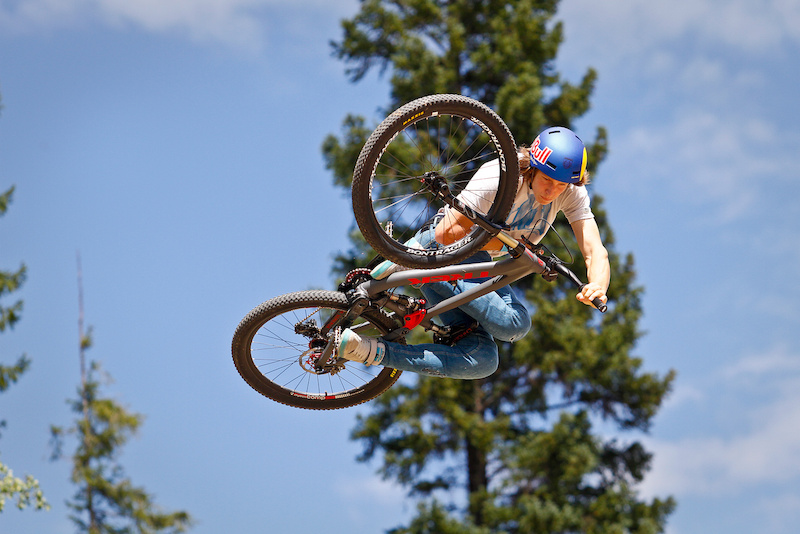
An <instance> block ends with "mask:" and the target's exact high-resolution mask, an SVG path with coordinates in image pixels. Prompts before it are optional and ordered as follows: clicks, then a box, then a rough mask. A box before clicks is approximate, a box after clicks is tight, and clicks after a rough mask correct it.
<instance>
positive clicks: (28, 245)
mask: <svg viewBox="0 0 800 534" xmlns="http://www.w3.org/2000/svg"><path fill="white" fill-rule="evenodd" d="M357 10H358V2H357V1H356V0H346V1H325V0H292V2H285V1H284V2H281V1H277V0H174V1H171V2H160V1H156V0H125V1H121V0H1V1H0V94H2V104H3V109H2V112H0V191H5V190H6V189H7V188H8V187H10V186H11V185H15V186H16V192H15V195H14V200H13V203H12V204H11V206H10V208H9V210H8V212H7V213H6V215H5V216H4V217H2V218H0V269H3V270H13V269H16V268H17V267H18V266H19V265H20V264H21V263H23V262H24V263H25V265H26V266H27V268H28V279H27V281H26V283H25V285H24V286H23V289H22V290H20V291H18V292H17V293H15V294H14V295H13V296H14V297H16V298H20V299H22V300H24V304H25V308H24V312H23V317H22V320H21V321H20V322H19V323H18V324H17V325H16V327H15V329H14V330H13V331H10V332H9V331H6V332H5V333H3V334H2V336H0V361H1V362H3V363H4V364H10V363H12V362H13V361H16V359H17V357H18V356H19V355H21V354H23V353H25V354H27V355H28V357H29V358H30V359H31V361H32V365H31V368H30V370H29V371H28V372H27V373H25V374H24V375H23V376H22V378H21V379H20V380H19V382H18V383H17V384H15V385H14V386H12V387H11V388H10V389H9V390H7V391H6V392H4V393H3V394H2V395H0V418H2V419H4V420H5V421H6V427H5V428H4V429H3V431H2V436H1V437H0V461H2V462H3V463H5V464H6V465H8V466H10V467H11V468H12V469H13V470H14V473H15V474H16V475H17V476H23V475H25V474H32V475H34V476H35V477H36V478H38V480H39V481H40V483H41V487H42V489H43V490H44V492H45V494H46V496H47V497H48V499H49V501H50V503H51V504H52V510H51V511H49V512H36V511H33V510H30V509H29V510H26V511H23V512H19V511H17V510H16V509H15V508H14V507H13V505H12V504H11V503H7V505H6V510H5V511H4V512H2V514H0V533H2V534H33V533H36V534H39V533H45V532H46V533H50V534H61V533H70V532H73V527H72V524H71V523H70V521H69V520H68V519H67V515H68V510H67V508H66V506H65V505H64V501H65V499H67V498H69V497H70V496H71V494H72V491H73V486H72V485H71V484H70V482H69V469H70V468H69V464H68V463H67V462H66V461H61V462H51V461H49V456H50V449H49V447H48V440H49V428H50V425H62V426H65V425H69V423H70V421H71V420H72V414H71V413H70V412H69V408H68V406H67V404H66V401H67V399H69V398H73V397H74V395H75V391H76V387H77V385H78V382H79V365H78V364H79V362H78V283H77V272H78V269H77V261H76V256H77V255H78V254H80V257H81V263H82V277H83V294H84V312H85V321H86V323H87V324H88V325H91V326H92V328H93V335H94V347H93V348H92V349H91V350H90V351H89V352H88V357H90V358H91V359H94V360H98V361H100V362H102V365H103V368H104V370H105V371H106V372H107V373H108V374H109V375H110V376H111V377H113V382H111V383H109V384H107V385H106V386H105V389H104V391H105V392H106V393H107V394H108V395H110V396H112V397H114V398H115V399H117V400H118V401H119V402H121V403H122V404H123V405H125V406H126V407H128V408H129V409H131V410H133V411H135V412H138V413H141V414H144V416H145V421H144V424H143V426H142V427H141V429H140V432H139V434H138V435H137V436H136V437H135V438H133V439H132V440H131V441H130V442H129V443H128V445H127V446H126V448H125V449H124V453H123V455H122V457H121V463H122V464H123V465H124V467H125V469H126V472H127V474H128V475H129V476H130V478H131V479H132V481H133V482H134V484H137V485H140V486H143V487H144V488H146V489H147V491H149V492H150V493H152V494H153V495H154V498H155V502H156V503H158V504H159V505H160V506H162V507H164V508H165V509H168V510H178V509H181V510H187V511H189V512H190V513H191V514H192V515H193V516H194V518H195V520H196V525H195V527H194V528H193V529H192V532H195V533H198V534H211V533H219V532H261V531H267V532H299V533H302V532H319V531H324V532H326V533H328V534H340V533H341V534H344V533H353V532H382V531H385V530H386V529H389V528H392V527H396V526H399V525H402V524H405V523H406V522H407V521H408V519H409V518H410V517H411V516H412V515H413V513H414V510H415V504H414V502H413V501H412V500H410V499H408V498H406V497H405V494H404V492H403V490H402V488H399V487H397V486H394V485H392V484H391V483H389V482H386V481H383V480H381V479H380V477H379V476H378V475H377V474H376V470H377V468H378V464H377V463H369V464H363V463H358V462H356V459H355V458H356V456H357V455H358V454H359V452H360V447H359V445H358V444H357V443H354V442H352V441H350V440H349V433H350V431H351V429H352V428H353V427H354V424H355V416H356V414H357V413H363V412H364V410H365V409H363V408H362V409H349V410H339V411H334V412H322V413H319V412H311V411H305V410H298V409H293V408H289V407H285V406H282V405H279V404H276V403H274V402H272V401H269V400H268V399H265V398H264V397H262V396H261V395H259V394H257V393H256V392H254V391H252V390H251V389H250V388H249V387H248V386H247V385H246V384H245V383H244V381H242V380H241V378H239V376H238V374H237V373H236V370H235V368H234V366H233V363H232V361H231V357H230V339H231V336H232V334H233V331H234V329H235V328H236V325H237V324H238V322H239V320H241V318H242V317H244V315H245V314H246V313H247V312H248V311H249V310H250V309H251V308H253V307H255V306H256V305H258V304H259V303H260V302H262V301H264V300H267V299H268V298H271V297H273V296H276V295H279V294H283V293H287V292H291V291H297V290H302V289H308V288H311V287H328V288H331V289H333V281H332V279H331V276H330V264H331V259H332V258H333V256H334V254H335V253H336V252H337V251H339V250H342V249H344V248H346V247H347V244H348V241H347V232H348V229H349V228H350V226H351V224H352V214H351V211H350V203H349V199H348V198H347V195H346V194H345V193H343V192H342V191H340V190H338V189H335V188H334V187H333V186H332V185H331V182H332V178H331V174H330V172H329V171H327V170H326V169H325V166H324V162H323V159H322V156H321V150H320V147H321V144H322V142H323V140H324V138H325V136H327V135H329V134H337V133H339V132H340V129H341V125H342V121H343V119H344V117H345V116H346V115H347V114H348V113H355V114H360V115H364V116H365V117H367V118H368V120H370V121H373V122H377V121H379V120H380V119H382V118H383V117H382V116H381V115H380V108H381V107H382V106H385V105H386V104H387V102H388V100H389V98H388V94H389V85H388V81H387V80H386V79H385V78H380V77H379V76H377V74H373V75H370V76H367V78H365V80H363V81H362V82H360V83H358V84H355V85H354V84H351V83H350V82H349V81H348V80H347V77H346V76H345V73H344V70H345V66H344V64H342V63H341V62H340V61H338V60H336V59H335V58H333V57H332V55H331V49H330V46H329V42H330V41H331V40H336V39H339V38H340V37H341V35H342V34H341V27H340V21H341V20H342V19H343V18H347V17H352V16H353V15H354V14H355V13H356V12H357ZM558 19H559V20H562V21H563V23H564V31H565V42H564V44H563V45H562V48H561V51H560V54H559V57H558V60H557V64H556V68H557V69H558V70H559V72H561V73H562V74H563V75H564V76H565V77H566V78H567V79H569V80H571V81H573V82H577V81H578V80H579V79H580V77H581V76H582V74H583V73H584V72H585V71H586V69H587V68H588V67H593V68H595V69H596V70H597V71H598V74H599V79H598V82H597V86H596V90H595V93H594V96H593V99H592V102H593V107H592V109H591V110H590V111H589V113H587V114H586V115H585V116H584V117H582V118H581V119H580V120H579V121H577V123H576V130H577V131H578V133H579V134H581V133H583V132H585V133H586V134H587V135H591V133H592V132H593V131H594V129H595V128H596V127H597V126H598V125H603V126H605V127H606V128H607V129H608V132H609V144H610V152H609V155H608V157H607V159H606V160H605V161H604V162H603V164H602V165H601V166H600V168H599V169H598V170H597V172H596V173H595V175H594V185H593V186H592V187H593V191H594V192H595V193H598V194H601V195H602V196H603V198H604V201H605V206H606V208H607V210H608V213H609V218H610V219H609V220H610V223H611V225H612V228H613V230H614V233H615V237H616V243H615V248H616V250H617V251H618V252H621V253H626V254H627V253H631V254H633V256H634V258H635V263H636V269H637V274H638V278H637V282H638V283H639V284H640V285H641V286H643V287H644V288H645V293H644V296H643V300H642V304H643V308H644V311H645V313H644V317H643V319H642V321H641V324H640V326H641V328H642V329H643V330H644V331H645V332H646V333H645V335H644V337H643V338H642V339H641V341H640V343H639V344H638V346H637V347H636V349H635V354H636V355H637V356H639V357H641V358H642V361H643V363H642V368H643V369H644V370H646V371H651V372H656V373H660V374H663V373H666V372H668V371H669V370H670V369H674V370H675V371H676V372H677V373H678V375H677V379H676V381H675V386H674V390H673V392H672V393H671V395H670V396H669V397H668V398H667V400H666V402H665V403H664V405H663V406H662V408H661V410H660V412H659V413H658V415H657V416H656V418H655V419H654V424H653V428H652V429H651V431H650V432H649V433H648V434H641V433H634V434H621V435H616V434H615V430H614V429H613V428H608V429H603V432H605V433H607V434H608V437H619V438H620V439H625V440H641V441H643V442H644V443H645V444H646V447H647V448H648V449H649V450H650V451H652V452H653V453H654V455H655V456H654V461H653V466H652V471H651V472H650V473H649V474H648V475H647V477H646V479H645V481H644V483H643V484H642V485H641V486H640V487H639V488H638V490H639V491H640V492H641V495H642V497H643V498H652V497H655V496H658V497H666V496H668V495H672V496H674V497H675V498H676V500H677V501H678V508H677V510H676V511H675V513H674V514H672V516H670V519H669V522H668V527H667V532H668V533H669V534H692V533H706V532H728V533H751V532H769V533H789V532H795V531H796V525H797V523H798V521H800V344H798V335H797V332H798V330H800V319H798V317H800V305H799V304H798V302H800V289H799V288H798V284H796V283H795V281H796V279H797V275H798V264H800V208H799V207H798V206H799V205H800V204H799V203H798V201H797V198H798V196H800V186H798V170H797V166H796V162H795V160H796V156H797V154H798V148H799V147H800V126H798V124H800V106H798V105H797V103H796V95H797V93H798V89H800V68H798V59H797V58H798V57H800V4H798V3H797V2H795V1H793V0H748V1H744V0H674V1H673V2H669V3H660V2H646V1H644V0H625V1H623V0H610V1H607V2H593V1H590V0H563V1H562V2H561V4H560V9H559V13H558ZM611 298H612V299H613V298H614V296H613V295H611ZM11 301H12V299H8V298H6V299H4V301H3V304H4V305H8V304H9V303H10V302H11ZM321 450H327V454H325V455H324V456H321V455H320V451H321Z"/></svg>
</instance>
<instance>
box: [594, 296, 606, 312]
mask: <svg viewBox="0 0 800 534" xmlns="http://www.w3.org/2000/svg"><path fill="white" fill-rule="evenodd" d="M592 304H594V307H595V308H597V309H598V310H600V313H605V312H606V310H607V309H608V306H606V304H605V303H604V302H603V301H602V300H600V298H595V299H592Z"/></svg>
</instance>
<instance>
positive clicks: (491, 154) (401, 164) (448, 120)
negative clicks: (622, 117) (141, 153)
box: [232, 95, 606, 410]
mask: <svg viewBox="0 0 800 534" xmlns="http://www.w3.org/2000/svg"><path fill="white" fill-rule="evenodd" d="M487 162H496V164H497V165H498V166H499V170H500V173H499V181H498V183H497V185H496V189H497V192H496V194H495V195H494V201H493V202H492V203H491V205H490V206H489V207H488V208H485V207H484V209H482V210H481V209H479V208H478V206H477V205H469V204H467V203H465V202H464V201H463V200H460V199H459V198H458V194H459V192H460V191H461V190H462V189H463V188H464V187H465V186H466V184H467V183H468V182H469V180H470V178H471V177H472V175H473V174H474V172H475V171H476V170H477V169H478V168H479V167H480V166H481V165H483V164H484V163H487ZM518 181H519V166H518V162H517V148H516V144H515V142H514V138H513V136H512V134H511V132H510V131H509V129H508V127H507V126H506V124H505V123H504V122H503V121H502V119H500V117H499V116H498V115H497V114H496V113H495V112H494V111H492V110H491V109H490V108H488V107H487V106H485V105H484V104H482V103H480V102H478V101H476V100H473V99H471V98H467V97H464V96H461V95H431V96H427V97H422V98H420V99H417V100H414V101H412V102H410V103H408V104H406V105H404V106H402V107H400V108H399V109H397V110H396V111H394V112H393V113H391V114H390V115H389V116H388V117H387V118H386V119H385V120H384V121H383V122H381V124H380V125H379V126H378V127H377V128H376V129H375V131H374V132H373V133H372V134H371V135H370V136H369V138H368V139H367V141H366V143H365V144H364V146H363V148H362V150H361V152H360V154H359V157H358V160H357V162H356V166H355V171H354V174H353V185H352V200H353V212H354V214H355V218H356V223H357V224H358V227H359V229H360V230H361V233H362V235H363V236H364V238H365V239H366V241H367V243H368V244H369V245H371V246H372V248H373V249H375V251H377V253H378V255H377V256H376V258H374V259H373V262H372V263H371V264H372V265H375V264H377V263H378V262H379V261H382V260H383V259H384V258H385V259H389V260H391V261H393V262H395V263H397V264H399V265H403V266H405V267H409V268H410V269H409V270H405V271H400V272H396V273H394V274H391V275H389V276H388V277H386V278H384V279H382V280H375V279H373V278H372V276H371V275H370V269H369V268H362V269H355V270H353V271H351V272H350V273H348V274H347V276H346V277H345V279H344V280H343V281H342V282H341V284H340V285H339V287H338V288H337V290H336V291H325V290H310V291H299V292H295V293H289V294H286V295H282V296H279V297H275V298H273V299H270V300H267V301H266V302H264V303H262V304H261V305H259V306H257V307H256V308H254V309H253V310H252V311H250V313H248V314H247V316H245V318H244V319H243V320H242V321H241V322H240V323H239V326H238V328H237V329H236V332H235V333H234V336H233V343H232V353H233V361H234V363H235V365H236V368H237V370H238V371H239V374H240V375H241V376H242V378H243V379H244V380H245V381H246V382H247V383H248V384H249V385H250V386H251V387H252V388H253V389H255V390H256V391H258V392H259V393H261V394H263V395H265V396H266V397H268V398H270V399H273V400H275V401H277V402H279V403H282V404H287V405H289V406H294V407H298V408H307V409H316V410H329V409H337V408H346V407H350V406H355V405H357V404H361V403H363V402H366V401H369V400H371V399H374V398H375V397H377V396H379V395H380V394H382V393H383V392H385V391H386V390H387V389H389V388H390V387H391V386H392V385H393V384H394V383H395V382H396V381H397V379H398V378H399V377H400V375H401V371H399V370H397V369H391V368H388V367H381V366H366V365H363V364H359V363H355V362H351V361H347V360H344V359H342V358H338V357H337V356H336V355H335V352H334V347H333V338H334V332H335V331H336V329H339V328H341V329H344V328H351V329H352V330H354V331H356V332H357V333H359V334H360V335H365V336H378V337H381V338H383V339H384V340H386V341H394V342H398V343H405V340H406V337H407V336H408V335H409V333H410V332H411V331H412V330H414V329H419V328H421V329H424V330H425V331H428V332H431V333H432V334H433V336H434V341H435V342H439V343H452V342H454V340H455V339H458V336H460V335H463V334H464V332H463V331H454V330H453V329H452V328H450V327H449V326H447V325H443V324H440V323H437V322H436V321H434V319H435V318H436V317H437V316H439V315H440V314H442V313H443V312H445V311H448V310H451V309H453V308H456V307H458V306H461V305H462V304H464V303H466V302H468V301H470V300H472V299H475V298H478V297H480V296H482V295H485V294H487V293H490V292H492V291H495V290H497V289H499V288H501V287H503V286H506V285H508V284H511V283H514V282H515V281H517V280H520V279H521V278H523V277H526V276H528V275H531V274H540V275H542V276H544V277H545V278H546V279H548V280H551V281H552V280H554V279H555V278H557V277H559V276H560V277H563V278H565V279H566V280H567V281H569V282H570V283H572V284H574V285H575V286H576V287H578V288H581V287H582V286H583V285H584V284H583V282H582V281H581V280H580V279H579V278H578V277H577V276H576V275H575V274H574V273H573V272H572V271H571V270H570V269H569V268H568V267H567V266H566V265H565V262H564V261H562V260H561V259H559V258H558V257H557V256H556V255H554V254H552V253H551V252H550V251H549V250H547V248H546V247H544V246H540V245H534V244H532V243H531V242H529V241H527V240H526V239H524V238H522V239H521V240H517V239H515V238H513V237H511V236H510V235H509V234H508V233H506V231H505V230H506V229H507V228H506V227H505V225H504V223H505V219H506V217H507V216H508V212H509V211H510V209H511V204H512V203H513V200H514V196H515V194H516V190H517V186H518ZM445 205H447V206H450V207H451V208H452V209H456V210H458V211H459V212H460V213H462V214H464V215H465V216H466V217H467V218H468V219H469V220H470V221H472V222H473V223H474V225H473V227H472V229H471V231H470V232H469V233H468V234H467V235H466V236H464V237H463V238H462V239H461V240H459V241H457V242H455V243H452V244H450V245H447V246H440V247H439V248H437V249H434V250H430V249H423V248H421V247H418V246H415V245H414V241H413V240H410V237H411V236H413V235H414V233H416V231H417V229H418V228H419V227H420V226H422V225H423V224H424V223H425V222H426V221H429V220H430V219H431V218H432V217H433V216H434V215H435V214H436V213H438V212H439V210H440V208H442V207H444V206H445ZM492 238H497V239H499V240H500V241H501V242H502V243H503V244H504V245H505V247H506V249H507V251H508V256H507V258H505V259H501V260H499V261H489V262H482V263H467V264H459V262H462V261H463V260H466V259H467V258H469V257H470V256H472V255H473V254H475V253H476V252H477V251H479V250H480V249H481V247H483V246H484V245H485V244H486V243H487V242H488V241H489V240H490V239H492ZM470 279H476V280H477V279H486V280H485V281H484V282H482V283H480V284H479V285H477V286H476V287H474V288H473V289H471V290H469V291H465V292H463V293H461V294H458V295H455V296H454V297H451V298H449V299H446V300H444V301H442V302H440V303H438V304H437V305H435V306H429V305H428V304H427V302H426V301H425V300H424V299H423V298H421V297H419V296H414V295H409V294H404V293H401V292H399V291H398V289H399V288H402V287H406V286H417V287H418V286H419V285H421V284H428V283H438V282H450V281H456V280H470ZM593 304H594V305H595V307H596V308H597V309H599V310H600V311H602V312H604V311H605V310H606V306H605V304H604V303H603V302H602V301H601V300H599V299H595V301H594V302H593Z"/></svg>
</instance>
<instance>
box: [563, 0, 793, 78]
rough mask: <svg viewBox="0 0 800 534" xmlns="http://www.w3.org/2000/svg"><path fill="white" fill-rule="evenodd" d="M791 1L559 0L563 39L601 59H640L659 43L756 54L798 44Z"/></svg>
mask: <svg viewBox="0 0 800 534" xmlns="http://www.w3.org/2000/svg"><path fill="white" fill-rule="evenodd" d="M799 6H800V4H798V3H797V2H796V1H794V0H756V1H752V0H700V1H698V0H674V1H672V2H649V1H646V0H634V1H631V0H610V1H607V2H595V1H592V0H563V1H562V3H561V6H560V9H559V18H561V19H562V20H564V22H565V25H566V31H567V36H568V39H567V42H568V43H569V41H570V40H575V41H577V43H576V44H577V47H576V48H577V50H583V51H584V53H587V52H589V53H591V52H590V51H592V50H594V51H595V52H594V54H593V55H596V56H597V57H598V58H600V59H603V60H604V62H606V64H607V63H617V64H620V63H626V62H628V61H630V58H631V57H637V58H639V59H637V63H639V62H642V63H644V61H645V59H648V58H649V57H650V56H651V54H652V53H656V52H658V51H659V50H663V49H664V47H665V46H667V47H669V48H673V49H677V48H679V47H681V46H684V47H685V46H697V45H703V46H712V47H724V48H730V49H736V50H737V51H738V52H739V53H744V54H748V55H760V54H764V53H767V52H774V51H775V50H777V49H778V48H779V47H780V46H781V45H783V44H784V43H786V42H793V43H798V42H800V7H799Z"/></svg>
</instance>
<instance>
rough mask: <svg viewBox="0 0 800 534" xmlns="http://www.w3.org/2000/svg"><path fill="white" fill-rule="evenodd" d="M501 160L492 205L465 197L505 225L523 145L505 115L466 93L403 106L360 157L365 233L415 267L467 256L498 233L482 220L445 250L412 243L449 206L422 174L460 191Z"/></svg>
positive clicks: (359, 201)
mask: <svg viewBox="0 0 800 534" xmlns="http://www.w3.org/2000/svg"><path fill="white" fill-rule="evenodd" d="M494 160H496V162H497V168H498V173H499V177H498V178H499V180H498V181H497V182H494V183H493V184H492V187H491V188H490V189H494V187H495V184H496V190H497V193H496V194H495V195H494V197H493V199H491V200H490V205H489V206H488V208H486V207H485V206H484V207H479V206H478V205H477V204H476V203H475V202H474V200H470V199H469V198H462V197H459V198H460V200H462V201H463V202H464V203H465V204H466V205H467V207H469V208H471V209H473V210H474V211H476V212H479V213H481V214H482V215H484V216H485V217H486V218H488V219H489V220H490V221H492V222H494V223H497V224H503V223H504V222H505V219H506V217H507V216H508V213H509V211H510V210H511V205H512V204H513V202H514V197H515V196H516V192H517V186H518V183H519V162H518V160H517V149H516V144H515V143H514V138H513V136H512V134H511V132H510V131H509V129H508V127H507V126H506V124H505V123H504V122H503V120H502V119H501V118H500V117H499V116H498V115H497V114H496V113H495V112H494V111H492V110H491V109H490V108H488V107H487V106H485V105H484V104H482V103H480V102H478V101H477V100H473V99H471V98H468V97H464V96H461V95H431V96H426V97H422V98H419V99H417V100H414V101H412V102H410V103H408V104H406V105H404V106H402V107H401V108H399V109H398V110H397V111H395V112H393V113H392V114H391V115H389V116H388V117H387V118H386V119H385V120H384V121H383V122H382V123H381V124H380V125H379V126H378V127H377V128H376V129H375V131H374V132H373V133H372V135H371V136H370V137H369V138H368V139H367V142H366V143H365V144H364V147H363V148H362V150H361V153H360V155H359V157H358V161H357V163H356V167H355V172H354V174H353V185H352V198H353V212H354V214H355V218H356V222H357V223H358V227H359V229H360V230H361V233H362V234H363V236H364V238H365V239H366V241H367V242H368V243H369V244H370V245H371V246H372V247H373V248H374V249H375V250H376V251H377V252H378V253H380V254H381V255H382V256H383V257H385V258H387V259H389V260H392V261H393V262H395V263H398V264H400V265H405V266H407V267H415V268H433V267H440V266H444V265H450V264H453V263H458V262H460V261H463V260H465V259H466V258H468V257H469V256H471V255H473V254H475V253H476V252H478V251H479V250H480V249H481V247H483V245H485V244H486V243H487V242H488V241H489V239H490V238H491V235H490V234H489V232H487V231H486V230H483V229H481V228H479V227H478V226H477V225H476V226H474V227H473V229H472V230H471V232H470V233H469V234H468V235H467V236H465V237H464V238H463V239H461V240H459V241H457V242H455V243H452V244H450V245H448V246H440V247H439V248H438V249H437V250H424V249H421V248H420V247H416V246H410V245H406V241H408V239H410V238H411V237H412V236H413V235H414V234H415V233H416V231H417V230H418V229H419V227H420V226H422V225H423V224H424V223H425V222H426V221H428V220H429V219H430V218H431V217H432V216H433V215H435V214H436V213H437V211H438V210H439V209H440V208H442V207H444V206H445V203H444V202H443V201H442V200H441V199H439V198H437V196H436V195H435V194H434V193H433V191H431V189H430V188H429V187H428V186H427V185H425V183H423V181H422V178H423V177H424V176H425V175H426V173H427V174H428V175H429V176H430V175H432V174H435V175H436V176H440V177H442V178H444V179H445V180H446V181H447V185H448V186H449V189H450V191H451V192H452V193H453V195H455V196H458V194H459V193H460V192H461V191H462V190H463V189H464V187H466V185H467V183H468V182H469V181H470V179H471V178H472V176H473V175H474V173H475V171H477V170H478V168H480V167H481V165H483V164H485V163H489V162H491V161H494ZM472 189H475V186H474V185H473V187H472ZM487 196H489V197H490V196H491V194H490V193H489V194H487ZM484 204H485V203H484Z"/></svg>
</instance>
